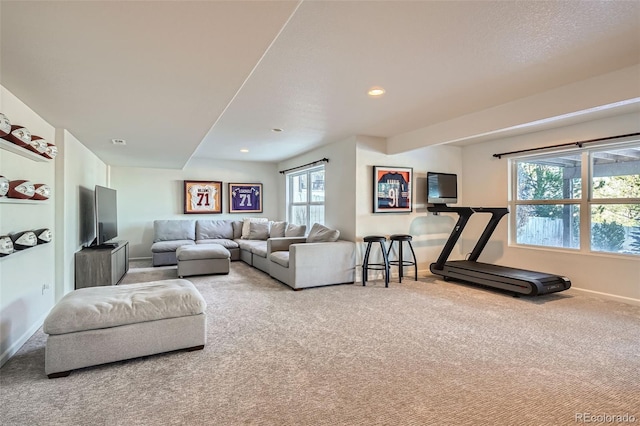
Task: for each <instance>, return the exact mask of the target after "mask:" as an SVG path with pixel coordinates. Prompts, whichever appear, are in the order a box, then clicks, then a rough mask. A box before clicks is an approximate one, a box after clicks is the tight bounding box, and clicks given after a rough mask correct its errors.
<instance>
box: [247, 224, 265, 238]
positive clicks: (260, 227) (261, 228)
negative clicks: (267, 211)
mask: <svg viewBox="0 0 640 426" xmlns="http://www.w3.org/2000/svg"><path fill="white" fill-rule="evenodd" d="M267 238H269V222H249V235H248V236H247V239H248V240H266V239H267Z"/></svg>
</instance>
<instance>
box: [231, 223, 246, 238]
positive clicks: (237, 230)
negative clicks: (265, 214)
mask: <svg viewBox="0 0 640 426" xmlns="http://www.w3.org/2000/svg"><path fill="white" fill-rule="evenodd" d="M243 224H244V222H243V221H241V220H234V221H233V222H231V226H233V239H234V240H237V239H239V238H242V225H243Z"/></svg>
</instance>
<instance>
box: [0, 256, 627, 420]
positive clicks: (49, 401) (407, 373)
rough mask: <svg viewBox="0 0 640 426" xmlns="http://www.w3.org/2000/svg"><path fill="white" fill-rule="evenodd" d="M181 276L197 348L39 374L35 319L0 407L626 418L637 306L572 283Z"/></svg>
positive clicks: (3, 387) (22, 416) (267, 415)
mask: <svg viewBox="0 0 640 426" xmlns="http://www.w3.org/2000/svg"><path fill="white" fill-rule="evenodd" d="M169 278H176V270H175V267H165V268H144V267H142V268H136V269H131V270H130V272H129V273H128V274H127V276H126V277H125V282H127V283H130V282H144V281H153V280H161V279H169ZM190 281H192V282H193V283H194V284H195V285H196V287H197V288H198V289H199V291H200V292H201V293H202V295H203V296H204V298H205V299H206V301H207V303H208V308H207V313H208V319H207V321H208V341H207V345H206V347H205V349H204V350H202V351H196V352H172V353H169V354H162V355H155V356H150V357H145V358H140V359H135V360H129V361H122V362H118V363H113V364H109V365H103V366H98V367H92V368H86V369H82V370H79V371H75V372H72V373H71V375H70V376H69V377H66V378H60V379H54V380H49V379H47V377H46V376H45V374H44V346H45V342H46V335H44V334H43V333H42V332H41V331H39V332H37V333H36V334H35V335H34V336H33V337H32V338H31V339H30V340H29V341H28V342H27V343H26V344H25V345H24V347H23V348H22V349H21V350H20V351H19V352H18V353H17V354H16V355H15V356H14V357H13V358H12V359H11V360H9V362H7V364H6V365H5V366H4V367H3V368H2V369H0V396H1V401H0V423H1V424H2V425H107V424H108V425H187V424H188V425H248V424H252V425H441V424H445V425H488V424H495V425H565V424H566V425H572V424H576V423H578V424H580V423H581V421H580V420H581V419H582V420H586V419H590V420H591V423H594V424H597V422H596V420H603V421H605V422H606V421H607V420H624V419H625V418H623V417H620V418H615V417H605V416H625V415H626V416H627V417H626V419H635V421H636V422H640V308H638V307H635V306H630V305H625V304H621V303H616V302H612V301H606V300H601V299H597V298H594V297H591V296H586V295H583V294H582V293H579V292H576V291H572V290H569V291H567V292H563V293H557V294H553V295H547V296H542V297H538V298H513V297H511V296H509V295H505V294H501V293H497V292H495V291H491V290H485V289H482V288H477V287H471V286H466V285H462V284H455V283H445V282H443V281H439V280H435V279H434V278H432V277H426V278H421V279H420V280H419V281H418V282H415V281H413V280H411V279H405V280H403V283H402V284H399V283H397V282H392V283H391V284H390V288H388V289H385V288H384V285H383V283H382V282H381V281H378V282H375V283H372V284H369V285H367V286H366V287H362V286H361V285H359V284H356V285H341V286H332V287H324V288H317V289H308V290H303V291H297V292H295V291H292V290H290V289H289V288H288V287H286V286H284V285H283V284H280V283H278V282H277V281H273V280H272V279H270V278H269V277H268V276H266V275H265V274H263V273H262V272H260V271H258V270H256V269H253V268H251V267H249V266H247V265H245V264H244V263H242V262H233V264H232V268H231V273H230V274H229V275H227V276H204V277H192V278H190ZM587 413H588V414H587ZM580 416H582V417H580ZM589 416H590V417H589ZM596 416H600V417H596ZM601 423H603V422H601ZM606 423H607V424H615V423H616V422H615V421H608V422H606Z"/></svg>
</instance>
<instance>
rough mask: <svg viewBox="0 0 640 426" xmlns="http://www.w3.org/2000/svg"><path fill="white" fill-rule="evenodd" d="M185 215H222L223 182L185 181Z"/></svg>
mask: <svg viewBox="0 0 640 426" xmlns="http://www.w3.org/2000/svg"><path fill="white" fill-rule="evenodd" d="M184 213H185V214H206V213H222V182H217V181H205V180H185V181H184Z"/></svg>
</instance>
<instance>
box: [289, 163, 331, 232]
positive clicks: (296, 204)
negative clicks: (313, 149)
mask: <svg viewBox="0 0 640 426" xmlns="http://www.w3.org/2000/svg"><path fill="white" fill-rule="evenodd" d="M318 171H323V172H324V176H325V184H324V187H323V188H322V191H323V197H322V201H312V200H311V195H312V191H311V186H312V182H311V174H313V173H317V172H318ZM326 173H327V171H326V168H325V165H324V164H320V165H317V166H312V167H307V168H305V169H298V170H295V171H292V172H289V173H286V175H285V177H286V179H285V182H286V189H285V193H286V199H285V203H286V211H287V222H289V223H293V222H292V218H293V208H294V207H305V209H306V218H307V223H306V224H304V225H306V227H307V230H309V229H311V223H310V222H311V207H313V206H322V207H323V215H322V221H321V222H318V223H320V224H321V225H324V222H325V216H326V210H325V209H324V207H325V203H326V177H327V174H326ZM303 175H306V176H307V200H306V201H304V202H294V201H292V200H293V198H294V197H293V185H292V180H293V179H294V178H295V177H296V176H303Z"/></svg>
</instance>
